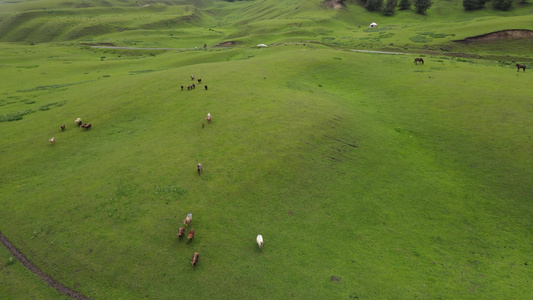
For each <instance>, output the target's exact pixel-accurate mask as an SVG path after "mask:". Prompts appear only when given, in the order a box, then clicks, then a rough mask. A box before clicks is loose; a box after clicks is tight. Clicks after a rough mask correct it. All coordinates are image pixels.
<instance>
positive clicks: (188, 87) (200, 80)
mask: <svg viewBox="0 0 533 300" xmlns="http://www.w3.org/2000/svg"><path fill="white" fill-rule="evenodd" d="M191 80H194V75H191ZM197 81H198V84H200V83H202V79H201V78H198V79H197ZM195 88H196V84H194V83H193V84H190V85H188V86H187V90H188V91H190V90H194V89H195ZM204 88H205V90H206V91H207V85H204ZM183 89H184V86H183V85H182V86H181V90H182V91H183Z"/></svg>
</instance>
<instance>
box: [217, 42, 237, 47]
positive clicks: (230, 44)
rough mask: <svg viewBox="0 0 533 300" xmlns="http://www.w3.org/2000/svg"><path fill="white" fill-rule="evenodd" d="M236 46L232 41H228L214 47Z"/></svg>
mask: <svg viewBox="0 0 533 300" xmlns="http://www.w3.org/2000/svg"><path fill="white" fill-rule="evenodd" d="M236 44H237V43H235V42H234V41H229V42H223V43H220V44H218V45H215V47H229V46H235V45H236Z"/></svg>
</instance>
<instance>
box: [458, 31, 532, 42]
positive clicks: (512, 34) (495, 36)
mask: <svg viewBox="0 0 533 300" xmlns="http://www.w3.org/2000/svg"><path fill="white" fill-rule="evenodd" d="M520 38H530V39H533V30H529V29H508V30H500V31H495V32H490V33H486V34H482V35H476V36H472V37H467V38H465V39H462V40H455V41H454V42H456V43H462V44H469V43H472V42H491V41H495V40H501V39H520Z"/></svg>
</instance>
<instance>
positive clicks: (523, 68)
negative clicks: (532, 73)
mask: <svg viewBox="0 0 533 300" xmlns="http://www.w3.org/2000/svg"><path fill="white" fill-rule="evenodd" d="M520 69H522V70H524V72H525V71H526V65H521V64H516V72H520Z"/></svg>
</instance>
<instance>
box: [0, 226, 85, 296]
mask: <svg viewBox="0 0 533 300" xmlns="http://www.w3.org/2000/svg"><path fill="white" fill-rule="evenodd" d="M0 242H2V244H4V246H6V248H7V249H8V250H9V251H10V252H11V253H12V254H13V256H15V257H16V258H17V259H18V260H19V261H20V262H21V263H22V264H23V265H24V266H25V267H26V268H28V269H29V270H30V271H32V272H33V273H35V274H37V276H39V277H40V278H41V279H42V280H44V281H45V282H46V283H48V285H50V286H52V287H53V288H55V289H56V290H57V291H58V292H60V293H61V294H63V295H66V296H68V297H70V298H72V299H89V298H88V297H87V296H85V295H83V294H80V293H78V292H76V291H74V290H71V289H69V288H68V287H66V286H64V285H62V284H61V283H59V282H57V281H55V280H54V279H53V278H52V277H50V275H48V274H46V273H44V272H43V271H41V270H40V269H39V268H37V267H36V266H35V265H34V264H32V263H31V261H29V260H28V259H27V258H26V256H25V255H24V254H23V253H22V252H20V250H19V249H17V248H16V247H15V246H13V244H11V242H10V241H9V240H8V239H7V238H6V237H5V236H4V235H3V234H2V232H1V231H0Z"/></svg>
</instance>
